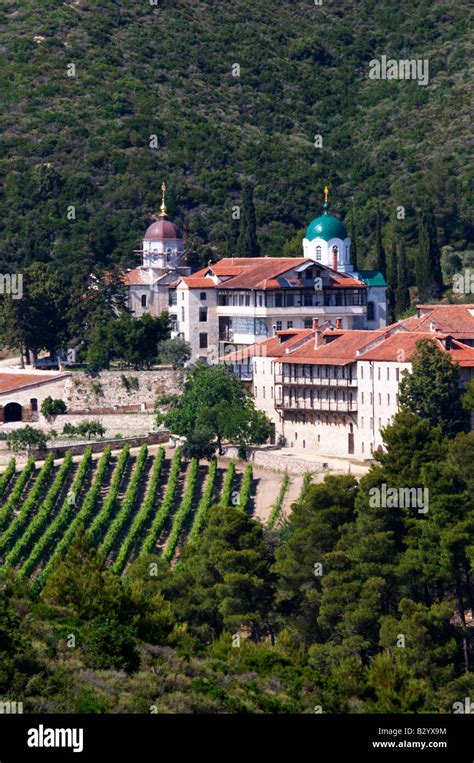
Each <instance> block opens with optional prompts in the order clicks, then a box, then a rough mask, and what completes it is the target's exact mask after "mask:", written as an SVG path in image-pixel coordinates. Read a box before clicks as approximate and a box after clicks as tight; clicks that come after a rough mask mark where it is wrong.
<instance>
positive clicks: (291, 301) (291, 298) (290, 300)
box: [286, 294, 295, 307]
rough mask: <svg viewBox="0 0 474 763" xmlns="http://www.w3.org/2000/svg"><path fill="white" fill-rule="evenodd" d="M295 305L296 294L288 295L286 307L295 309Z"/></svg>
mask: <svg viewBox="0 0 474 763" xmlns="http://www.w3.org/2000/svg"><path fill="white" fill-rule="evenodd" d="M294 304H295V295H294V294H287V295H286V307H293V305H294Z"/></svg>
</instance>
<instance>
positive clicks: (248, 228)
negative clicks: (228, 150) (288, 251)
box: [236, 183, 260, 257]
mask: <svg viewBox="0 0 474 763" xmlns="http://www.w3.org/2000/svg"><path fill="white" fill-rule="evenodd" d="M259 255H260V247H259V245H258V242H257V219H256V216H255V207H254V203H253V188H252V186H251V184H250V183H245V185H244V187H243V194H242V213H241V216H240V234H239V239H238V241H237V252H236V256H237V257H258V256H259Z"/></svg>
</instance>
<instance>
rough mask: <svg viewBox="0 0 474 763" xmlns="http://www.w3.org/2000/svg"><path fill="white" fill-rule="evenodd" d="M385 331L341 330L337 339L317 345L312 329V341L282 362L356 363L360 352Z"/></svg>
mask: <svg viewBox="0 0 474 763" xmlns="http://www.w3.org/2000/svg"><path fill="white" fill-rule="evenodd" d="M331 333H332V332H331ZM384 333H385V330H384V329H380V330H377V331H362V330H360V331H359V330H354V331H341V332H340V333H339V336H338V337H337V339H334V340H333V341H332V342H329V343H328V344H322V345H320V346H319V347H315V343H314V332H313V331H311V334H312V336H311V339H310V341H308V342H306V343H305V344H304V345H302V347H300V348H298V349H297V350H295V351H294V352H292V353H291V355H289V357H288V359H286V358H285V359H283V360H282V362H283V363H284V362H288V363H298V364H301V365H311V364H313V365H330V366H346V365H349V364H350V363H355V362H356V360H357V359H358V358H359V356H358V352H359V351H360V350H362V349H363V348H364V347H367V346H368V345H370V344H371V343H372V342H375V341H377V340H378V339H381V338H382V337H383V336H384ZM324 335H327V332H324V333H323V336H324Z"/></svg>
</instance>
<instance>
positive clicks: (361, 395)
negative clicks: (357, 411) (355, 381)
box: [360, 392, 364, 405]
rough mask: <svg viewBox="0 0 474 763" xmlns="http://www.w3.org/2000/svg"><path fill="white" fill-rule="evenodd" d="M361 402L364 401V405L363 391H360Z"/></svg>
mask: <svg viewBox="0 0 474 763" xmlns="http://www.w3.org/2000/svg"><path fill="white" fill-rule="evenodd" d="M360 402H361V403H362V405H363V404H364V393H363V392H361V393H360Z"/></svg>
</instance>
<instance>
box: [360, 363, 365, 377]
mask: <svg viewBox="0 0 474 763" xmlns="http://www.w3.org/2000/svg"><path fill="white" fill-rule="evenodd" d="M360 378H361V379H363V378H364V366H361V367H360Z"/></svg>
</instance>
